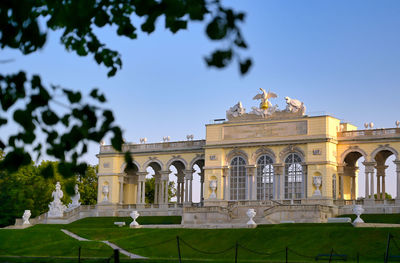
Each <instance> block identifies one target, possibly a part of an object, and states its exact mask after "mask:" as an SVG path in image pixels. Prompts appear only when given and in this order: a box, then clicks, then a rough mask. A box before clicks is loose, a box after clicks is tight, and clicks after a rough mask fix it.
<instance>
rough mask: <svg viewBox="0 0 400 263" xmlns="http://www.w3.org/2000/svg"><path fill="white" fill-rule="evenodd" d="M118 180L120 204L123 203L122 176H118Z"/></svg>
mask: <svg viewBox="0 0 400 263" xmlns="http://www.w3.org/2000/svg"><path fill="white" fill-rule="evenodd" d="M118 181H119V204H120V205H122V204H123V203H124V176H123V175H122V176H119V177H118Z"/></svg>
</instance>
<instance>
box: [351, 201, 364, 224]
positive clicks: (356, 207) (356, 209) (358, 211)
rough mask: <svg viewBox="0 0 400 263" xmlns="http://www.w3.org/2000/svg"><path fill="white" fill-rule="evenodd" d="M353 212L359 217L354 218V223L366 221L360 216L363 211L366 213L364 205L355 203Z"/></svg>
mask: <svg viewBox="0 0 400 263" xmlns="http://www.w3.org/2000/svg"><path fill="white" fill-rule="evenodd" d="M353 213H354V214H355V215H356V216H357V218H356V219H354V221H353V224H356V223H364V220H362V219H361V217H360V216H361V215H362V213H364V208H363V207H362V205H354V207H353Z"/></svg>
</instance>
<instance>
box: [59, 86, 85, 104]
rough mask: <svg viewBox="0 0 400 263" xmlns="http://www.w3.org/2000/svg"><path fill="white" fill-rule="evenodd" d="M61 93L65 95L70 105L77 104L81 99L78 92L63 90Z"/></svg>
mask: <svg viewBox="0 0 400 263" xmlns="http://www.w3.org/2000/svg"><path fill="white" fill-rule="evenodd" d="M63 92H64V93H65V94H66V95H67V97H68V100H69V102H70V103H78V102H80V101H81V99H82V94H81V93H80V92H79V91H77V92H73V91H71V90H67V89H63Z"/></svg>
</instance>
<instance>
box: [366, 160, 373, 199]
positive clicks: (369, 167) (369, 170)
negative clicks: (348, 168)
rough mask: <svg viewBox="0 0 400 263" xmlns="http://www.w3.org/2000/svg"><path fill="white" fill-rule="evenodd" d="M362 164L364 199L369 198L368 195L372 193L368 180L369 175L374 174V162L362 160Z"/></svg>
mask: <svg viewBox="0 0 400 263" xmlns="http://www.w3.org/2000/svg"><path fill="white" fill-rule="evenodd" d="M363 165H364V167H365V199H371V197H370V195H373V193H370V185H369V181H370V180H371V179H372V178H371V179H370V177H373V176H374V166H375V163H374V162H363Z"/></svg>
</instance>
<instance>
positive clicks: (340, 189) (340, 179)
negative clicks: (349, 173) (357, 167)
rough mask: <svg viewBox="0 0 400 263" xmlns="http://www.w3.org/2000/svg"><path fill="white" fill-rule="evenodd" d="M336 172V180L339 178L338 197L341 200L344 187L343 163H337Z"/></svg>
mask: <svg viewBox="0 0 400 263" xmlns="http://www.w3.org/2000/svg"><path fill="white" fill-rule="evenodd" d="M337 174H338V180H339V199H340V200H343V199H344V188H343V179H344V178H343V176H344V166H343V165H338V167H337Z"/></svg>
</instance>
